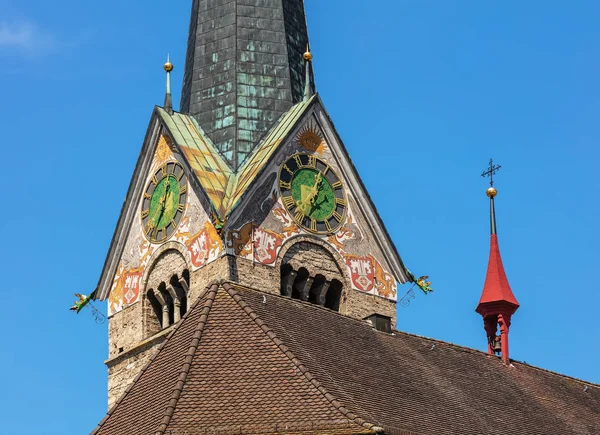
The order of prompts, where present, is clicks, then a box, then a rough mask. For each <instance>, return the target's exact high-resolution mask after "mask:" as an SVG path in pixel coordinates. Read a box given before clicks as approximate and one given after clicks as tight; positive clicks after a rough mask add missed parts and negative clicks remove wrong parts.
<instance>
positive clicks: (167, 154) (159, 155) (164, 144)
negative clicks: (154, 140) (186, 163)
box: [156, 135, 173, 165]
mask: <svg viewBox="0 0 600 435" xmlns="http://www.w3.org/2000/svg"><path fill="white" fill-rule="evenodd" d="M172 157H173V153H172V152H171V140H170V139H169V138H168V137H167V136H165V135H162V136H161V137H160V140H159V141H158V146H157V147H156V161H157V162H158V163H159V164H161V165H162V164H163V163H164V162H166V161H167V160H169V159H170V158H172Z"/></svg>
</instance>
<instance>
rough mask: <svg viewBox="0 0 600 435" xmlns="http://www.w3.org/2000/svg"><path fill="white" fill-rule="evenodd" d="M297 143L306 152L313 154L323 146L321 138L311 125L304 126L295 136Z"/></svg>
mask: <svg viewBox="0 0 600 435" xmlns="http://www.w3.org/2000/svg"><path fill="white" fill-rule="evenodd" d="M296 138H297V139H298V143H300V145H302V146H303V147H304V149H306V150H307V151H310V152H315V151H317V149H318V148H319V147H320V146H321V145H322V144H323V140H324V139H323V136H322V135H321V133H320V132H319V130H318V128H317V127H316V126H315V125H313V124H312V123H309V124H306V125H305V126H304V127H302V128H301V129H300V131H299V132H298V134H297V135H296Z"/></svg>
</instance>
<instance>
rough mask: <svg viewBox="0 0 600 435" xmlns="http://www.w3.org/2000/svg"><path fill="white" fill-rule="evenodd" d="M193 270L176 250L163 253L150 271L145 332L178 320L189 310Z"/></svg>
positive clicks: (148, 332) (149, 333) (163, 327)
mask: <svg viewBox="0 0 600 435" xmlns="http://www.w3.org/2000/svg"><path fill="white" fill-rule="evenodd" d="M189 285H190V272H189V269H188V268H187V266H186V263H185V260H184V259H183V257H182V256H181V254H180V253H179V252H177V251H174V250H171V251H167V252H165V253H163V254H162V255H161V256H160V257H159V259H158V260H157V261H156V262H155V263H154V265H153V268H152V271H151V272H150V274H149V275H148V280H147V285H146V288H147V290H146V298H145V306H144V325H145V326H144V330H145V336H146V337H150V336H152V335H154V334H156V333H158V332H160V331H162V330H163V329H165V328H168V327H170V326H171V325H174V324H175V323H177V322H179V321H180V320H181V319H182V318H183V316H184V315H185V314H186V313H187V310H188V307H189V302H188V293H189Z"/></svg>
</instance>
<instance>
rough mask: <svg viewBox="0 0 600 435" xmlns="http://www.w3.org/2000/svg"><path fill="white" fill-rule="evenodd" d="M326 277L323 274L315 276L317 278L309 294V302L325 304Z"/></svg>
mask: <svg viewBox="0 0 600 435" xmlns="http://www.w3.org/2000/svg"><path fill="white" fill-rule="evenodd" d="M325 284H326V279H325V277H324V276H323V275H317V276H315V279H314V281H313V283H312V286H311V287H310V294H309V296H308V302H310V303H311V304H317V305H324V304H325V298H324V296H325V292H326V291H327V287H328V286H326V285H325Z"/></svg>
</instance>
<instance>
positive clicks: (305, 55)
mask: <svg viewBox="0 0 600 435" xmlns="http://www.w3.org/2000/svg"><path fill="white" fill-rule="evenodd" d="M312 59H313V55H312V53H311V52H310V48H309V47H308V45H306V53H304V60H306V61H308V62H311V61H312Z"/></svg>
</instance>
